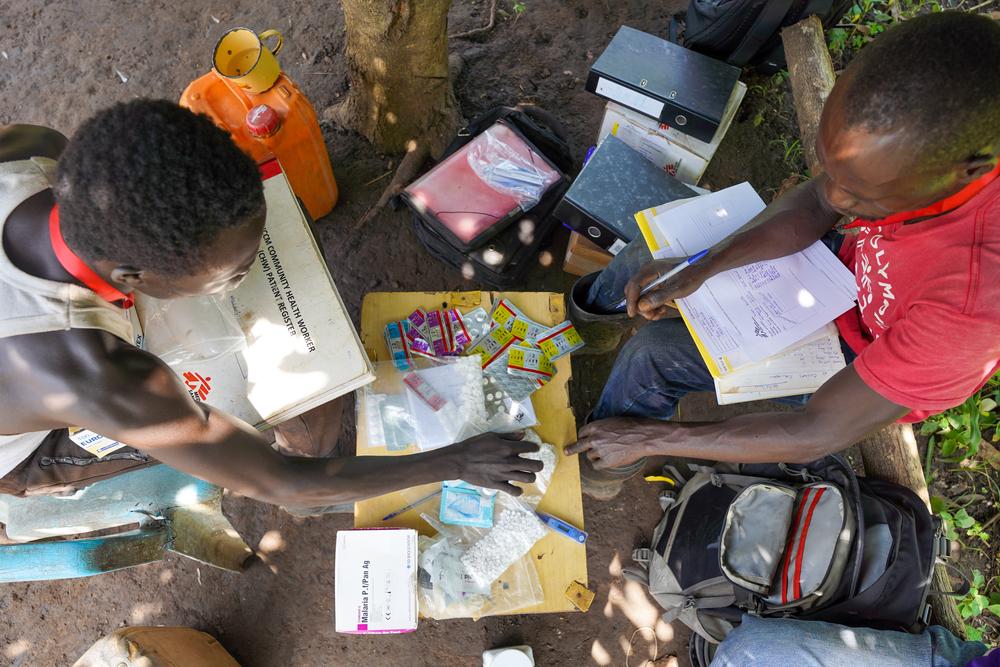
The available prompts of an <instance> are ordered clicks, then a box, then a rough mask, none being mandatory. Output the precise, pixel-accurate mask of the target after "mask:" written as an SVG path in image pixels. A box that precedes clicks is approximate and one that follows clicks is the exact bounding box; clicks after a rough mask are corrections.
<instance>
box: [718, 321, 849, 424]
mask: <svg viewBox="0 0 1000 667" xmlns="http://www.w3.org/2000/svg"><path fill="white" fill-rule="evenodd" d="M844 366H846V363H845V360H844V353H843V351H842V350H841V347H840V336H839V335H838V333H837V327H836V326H834V325H833V324H832V323H831V324H827V325H826V326H825V327H823V328H822V329H821V330H820V331H819V332H817V333H816V334H813V335H812V336H810V337H809V338H807V339H806V340H804V341H802V342H801V343H799V344H798V345H795V346H793V347H791V348H789V349H788V350H785V351H784V352H779V353H778V354H776V355H774V356H771V357H768V358H767V359H765V360H764V361H761V362H758V363H755V364H750V365H748V366H744V367H743V368H741V369H739V370H737V371H734V372H732V373H730V374H728V375H725V376H723V377H721V378H716V379H715V396H716V399H718V402H719V405H728V404H730V403H742V402H744V401H759V400H764V399H768V398H779V397H782V396H795V395H798V394H811V393H813V392H815V391H816V390H817V389H819V388H820V386H822V384H823V383H824V382H826V381H827V380H829V379H830V378H831V377H833V376H834V375H835V374H836V373H837V372H838V371H840V370H841V369H842V368H844Z"/></svg>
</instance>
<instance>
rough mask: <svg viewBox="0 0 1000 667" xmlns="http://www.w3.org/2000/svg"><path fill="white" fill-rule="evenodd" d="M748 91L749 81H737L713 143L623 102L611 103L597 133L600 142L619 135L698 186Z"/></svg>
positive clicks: (669, 172) (654, 161)
mask: <svg viewBox="0 0 1000 667" xmlns="http://www.w3.org/2000/svg"><path fill="white" fill-rule="evenodd" d="M746 90H747V87H746V84H744V83H743V82H741V81H737V82H736V87H735V88H734V89H733V94H732V97H730V99H729V104H728V105H727V107H726V112H725V114H724V116H723V118H722V123H721V124H720V125H719V129H718V130H717V131H716V133H715V136H714V137H712V141H711V142H708V143H706V142H704V141H701V140H699V139H695V138H694V137H691V136H689V135H686V134H683V133H682V132H679V131H677V130H676V129H674V128H671V127H670V126H668V125H666V124H664V123H660V122H659V121H656V120H653V119H652V118H649V117H648V116H644V115H642V114H641V113H638V112H635V111H632V110H631V109H628V108H627V107H624V106H622V105H620V104H616V103H614V102H608V104H607V107H606V109H605V111H604V120H603V121H602V122H601V129H600V131H599V132H598V133H597V143H598V144H600V143H601V142H602V141H604V137H606V136H608V135H609V134H610V135H613V136H616V137H618V138H619V139H621V140H622V141H624V142H625V143H626V144H628V145H629V146H631V147H632V148H634V149H636V150H637V151H639V152H640V153H642V154H643V156H645V158H646V159H647V160H649V161H650V162H652V163H653V164H655V165H656V166H657V167H660V168H661V169H663V170H665V171H666V172H667V173H668V174H670V175H672V176H676V177H677V178H678V179H679V180H681V181H683V182H684V183H689V184H692V185H695V184H697V183H698V181H700V180H701V177H702V176H703V175H704V173H705V169H706V168H707V167H708V163H709V162H711V161H712V157H714V156H715V151H716V150H717V149H718V148H719V144H720V143H721V142H722V139H723V137H725V135H726V132H727V131H728V130H729V126H730V125H731V124H732V122H733V118H734V117H735V116H736V111H737V110H738V109H739V106H740V103H741V102H742V101H743V97H744V95H746Z"/></svg>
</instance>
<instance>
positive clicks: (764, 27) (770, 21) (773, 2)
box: [726, 0, 794, 67]
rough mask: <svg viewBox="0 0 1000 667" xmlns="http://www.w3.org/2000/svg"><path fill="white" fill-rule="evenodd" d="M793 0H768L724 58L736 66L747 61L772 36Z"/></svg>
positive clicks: (742, 64) (740, 65)
mask: <svg viewBox="0 0 1000 667" xmlns="http://www.w3.org/2000/svg"><path fill="white" fill-rule="evenodd" d="M793 2H794V0H768V2H765V3H764V7H763V8H762V9H761V10H760V14H758V15H757V19H756V20H755V21H754V22H753V25H752V26H750V29H749V30H747V34H746V36H745V37H743V40H742V41H741V42H740V44H739V46H737V47H736V48H735V49H733V52H732V53H730V54H729V57H728V58H726V60H727V61H728V62H729V63H731V64H733V65H736V66H738V67H742V66H744V65H746V64H747V63H749V62H750V61H751V60H752V59H753V57H754V56H755V55H756V54H757V51H759V50H760V47H762V46H763V45H764V44H765V42H767V40H769V39H771V37H773V36H774V33H775V31H776V30H778V28H780V27H781V22H782V21H783V20H784V18H785V15H786V14H788V10H789V9H791V7H792V3H793Z"/></svg>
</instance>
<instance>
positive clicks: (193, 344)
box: [140, 295, 247, 366]
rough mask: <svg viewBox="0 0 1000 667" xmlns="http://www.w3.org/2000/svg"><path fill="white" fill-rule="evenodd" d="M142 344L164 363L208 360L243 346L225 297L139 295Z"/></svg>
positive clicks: (220, 356)
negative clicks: (165, 297)
mask: <svg viewBox="0 0 1000 667" xmlns="http://www.w3.org/2000/svg"><path fill="white" fill-rule="evenodd" d="M140 306H141V309H142V316H143V322H142V332H143V343H142V347H143V349H145V350H148V351H149V352H151V353H153V354H155V355H156V356H157V357H159V358H160V359H161V360H163V362H164V363H166V364H167V365H168V366H176V365H179V364H185V363H191V362H200V361H212V360H215V359H220V358H222V357H224V356H225V355H227V354H234V353H236V352H239V351H241V350H243V349H245V348H246V345H247V340H246V336H245V335H244V334H243V329H241V328H240V323H239V321H238V320H237V319H236V312H235V310H234V309H233V307H232V303H231V302H230V300H229V297H226V296H216V295H210V296H198V297H187V298H183V299H154V298H152V297H143V298H142V300H141V302H140Z"/></svg>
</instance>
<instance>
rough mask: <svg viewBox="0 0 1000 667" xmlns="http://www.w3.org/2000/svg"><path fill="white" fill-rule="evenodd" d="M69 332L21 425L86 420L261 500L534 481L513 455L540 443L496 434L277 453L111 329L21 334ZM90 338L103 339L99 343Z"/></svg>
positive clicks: (287, 501)
mask: <svg viewBox="0 0 1000 667" xmlns="http://www.w3.org/2000/svg"><path fill="white" fill-rule="evenodd" d="M68 335H72V336H73V337H74V343H75V344H76V347H77V348H80V349H73V346H70V349H69V350H68V351H67V350H66V349H65V348H63V347H60V346H56V345H53V346H50V348H49V350H50V351H49V352H47V354H48V356H49V358H48V359H47V360H46V362H45V364H44V366H45V368H47V369H49V370H46V371H43V372H32V374H31V377H28V376H27V375H26V377H25V379H26V381H27V383H28V384H29V385H31V384H34V386H29V387H25V389H26V390H28V391H30V393H31V394H32V395H33V396H35V397H38V398H39V399H40V400H37V401H35V403H37V405H39V406H40V407H39V408H38V410H40V411H41V412H42V413H43V414H42V415H41V416H42V418H44V423H36V422H31V423H27V424H26V423H25V422H22V423H21V426H22V427H23V426H26V425H27V426H30V427H32V428H38V427H44V428H58V427H61V426H82V427H85V428H88V429H90V430H92V431H94V432H96V433H100V434H101V435H104V436H107V437H109V438H114V439H116V440H120V441H121V442H125V443H128V444H129V445H131V446H133V447H135V448H136V449H139V450H140V451H143V452H145V453H147V454H149V455H151V456H153V457H154V458H156V459H158V460H160V461H162V462H163V463H165V464H167V465H169V466H171V467H173V468H177V469H178V470H181V471H183V472H186V473H188V474H191V475H194V476H195V477H199V478H201V479H204V480H206V481H209V482H212V483H213V484H217V485H219V486H224V487H226V488H229V489H232V490H233V491H236V492H238V493H240V494H243V495H247V496H250V497H253V498H257V499H259V500H263V501H265V502H271V503H275V504H280V505H288V506H305V507H315V506H322V505H331V504H336V503H341V502H346V501H353V500H359V499H362V498H367V497H370V496H375V495H380V494H382V493H387V492H389V491H394V490H397V489H401V488H406V487H409V486H415V485H418V484H424V483H428V482H435V481H441V480H445V479H457V478H461V479H465V480H466V481H469V482H471V483H473V484H478V485H480V486H487V487H492V488H497V489H501V490H504V491H507V492H509V493H512V494H514V495H517V494H519V493H520V490H519V489H518V488H516V487H514V486H512V485H511V484H510V482H512V481H515V482H528V483H530V482H532V481H533V480H534V472H537V471H538V470H540V469H541V463H540V462H539V461H535V460H530V459H524V458H521V457H520V456H519V455H520V454H523V453H527V452H531V451H535V450H537V445H534V444H532V443H527V442H520V441H519V440H518V439H517V438H516V437H514V436H497V435H484V436H479V437H476V438H471V439H470V440H467V441H465V442H463V443H460V444H458V445H453V446H451V447H445V448H442V449H439V450H436V451H433V452H425V453H421V454H415V455H412V456H403V457H352V458H339V459H313V458H296V457H286V456H282V455H281V454H279V453H277V452H276V451H274V450H273V449H272V448H271V447H270V445H269V444H268V443H267V442H266V441H265V440H264V438H263V437H261V435H260V434H259V433H258V432H257V431H256V430H255V429H254V428H253V427H252V426H250V425H249V424H246V423H244V422H242V421H240V420H238V419H236V418H234V417H231V416H229V415H226V414H224V413H222V412H220V411H217V410H213V409H211V408H208V407H207V406H204V405H203V404H200V403H198V402H196V401H194V400H193V399H192V398H191V397H190V395H189V394H188V392H187V390H186V389H185V388H184V386H183V384H182V383H181V382H180V380H179V379H178V378H177V376H176V375H175V374H174V372H173V371H172V370H171V369H170V368H169V367H167V366H166V365H165V364H163V363H162V362H161V361H160V360H159V359H157V358H156V357H154V356H152V355H150V354H148V353H146V352H143V351H141V350H138V349H136V348H133V347H131V346H128V345H126V344H124V343H121V342H120V341H117V340H116V339H113V338H111V337H110V336H108V335H107V334H104V333H101V332H55V333H53V334H43V335H35V336H32V337H23V338H25V339H28V338H32V339H33V342H34V343H36V344H37V343H40V342H41V341H42V340H45V338H46V337H51V336H68ZM49 340H51V338H49ZM9 343H10V340H8V344H9ZM95 346H102V347H103V350H102V351H100V352H101V353H99V351H98V350H96V349H94V348H95ZM83 348H86V349H83ZM13 351H14V350H10V352H13ZM22 351H23V352H24V354H22V355H20V357H21V358H22V359H25V361H26V362H28V363H26V366H27V367H29V368H32V369H35V370H37V369H39V368H40V367H41V366H42V364H41V363H31V360H30V357H31V356H32V355H37V354H40V353H41V354H46V352H45V351H44V348H42V347H40V346H38V347H36V348H35V349H31V350H22ZM54 369H58V371H56V370H54ZM24 407H27V406H24ZM0 430H3V429H0Z"/></svg>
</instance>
